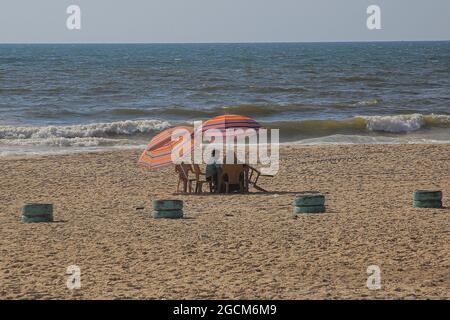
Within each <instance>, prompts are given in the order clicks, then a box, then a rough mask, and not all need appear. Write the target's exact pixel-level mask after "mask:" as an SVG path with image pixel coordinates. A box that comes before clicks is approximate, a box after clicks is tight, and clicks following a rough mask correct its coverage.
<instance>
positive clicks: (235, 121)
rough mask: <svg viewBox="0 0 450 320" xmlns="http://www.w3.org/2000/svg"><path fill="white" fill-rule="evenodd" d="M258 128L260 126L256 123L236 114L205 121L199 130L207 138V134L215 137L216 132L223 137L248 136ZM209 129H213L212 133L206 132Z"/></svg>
mask: <svg viewBox="0 0 450 320" xmlns="http://www.w3.org/2000/svg"><path fill="white" fill-rule="evenodd" d="M260 128H261V125H260V124H259V123H258V122H257V121H255V120H253V119H251V118H249V117H244V116H240V115H236V114H225V115H222V116H218V117H214V118H212V119H209V120H207V121H205V122H204V123H203V126H202V128H201V130H202V132H203V134H204V135H205V136H207V137H208V136H209V134H212V135H216V134H217V131H218V130H219V131H220V132H221V133H222V135H223V136H224V137H225V136H239V135H248V134H250V133H251V132H257V131H258V130H259V129H260ZM211 129H214V131H210V132H208V131H209V130H211ZM232 129H235V130H232ZM236 129H242V130H236ZM248 129H250V130H248Z"/></svg>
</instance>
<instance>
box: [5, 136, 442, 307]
mask: <svg viewBox="0 0 450 320" xmlns="http://www.w3.org/2000/svg"><path fill="white" fill-rule="evenodd" d="M139 153H140V151H139V150H136V151H130V150H128V151H114V152H103V153H79V154H70V155H58V156H34V157H9V158H7V157H4V158H0V174H1V183H0V194H1V196H0V200H1V201H0V230H1V231H0V234H1V238H0V239H1V240H0V251H1V259H0V298H1V299H126V298H132V299H138V298H143V299H323V298H325V299H337V298H343V299H360V298H362V299H369V298H388V299H390V298H406V299H410V298H432V299H436V298H438V299H449V298H450V245H449V243H450V224H449V217H450V145H449V144H443V145H351V146H342V145H341V146H320V147H319V146H311V147H304V146H303V147H302V146H285V147H283V148H282V150H281V166H280V172H279V173H278V175H276V176H275V177H274V178H273V179H267V178H266V179H265V180H262V181H261V185H262V186H264V187H265V188H267V189H268V190H270V191H271V192H270V193H267V194H264V193H252V194H249V195H174V194H173V192H174V191H175V187H176V176H175V174H174V172H173V167H168V168H164V169H162V170H155V171H151V170H148V169H146V168H142V167H139V166H137V164H136V162H137V159H138V156H139ZM417 189H439V190H442V191H443V193H444V199H443V201H444V206H445V208H444V209H414V208H412V204H411V202H412V200H411V199H412V193H413V192H414V191H415V190H417ZM303 191H320V192H321V193H323V194H325V196H326V201H327V202H326V205H327V213H325V214H316V215H297V216H294V215H293V213H292V210H293V208H292V200H293V198H294V196H295V194H296V193H298V192H303ZM166 198H173V199H181V200H183V201H184V205H185V208H184V213H185V219H181V220H155V219H152V218H151V211H152V210H151V208H150V204H151V200H153V199H166ZM26 202H51V203H53V204H54V207H55V213H54V216H55V222H54V223H50V224H46V223H40V224H24V223H21V222H20V209H21V206H22V205H23V204H24V203H26ZM141 206H144V207H145V209H144V210H137V209H136V208H137V207H141ZM69 265H77V266H79V267H80V269H81V285H82V287H81V289H79V290H75V291H71V290H69V289H68V288H67V287H66V281H67V277H68V276H67V275H66V269H67V267H68V266H69ZM370 265H378V266H379V267H380V270H381V284H382V288H381V289H380V290H376V291H373V290H368V288H367V286H366V281H367V277H368V274H367V272H366V270H367V267H368V266H370Z"/></svg>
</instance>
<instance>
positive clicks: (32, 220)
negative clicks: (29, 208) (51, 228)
mask: <svg viewBox="0 0 450 320" xmlns="http://www.w3.org/2000/svg"><path fill="white" fill-rule="evenodd" d="M22 222H24V223H37V222H53V216H51V215H47V216H33V217H27V216H22Z"/></svg>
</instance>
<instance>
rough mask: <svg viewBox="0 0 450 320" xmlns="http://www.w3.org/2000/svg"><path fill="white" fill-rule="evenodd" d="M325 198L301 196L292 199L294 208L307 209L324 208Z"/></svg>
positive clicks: (320, 196)
mask: <svg viewBox="0 0 450 320" xmlns="http://www.w3.org/2000/svg"><path fill="white" fill-rule="evenodd" d="M324 205H325V196H323V195H312V194H310V195H301V196H297V197H296V198H295V199H294V206H298V207H305V206H306V207H309V206H324Z"/></svg>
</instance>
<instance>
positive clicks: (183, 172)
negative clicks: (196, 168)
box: [175, 163, 196, 193]
mask: <svg viewBox="0 0 450 320" xmlns="http://www.w3.org/2000/svg"><path fill="white" fill-rule="evenodd" d="M175 172H176V173H178V183H177V193H178V192H180V184H181V183H183V192H184V193H186V192H188V191H189V193H191V192H192V183H193V182H194V181H196V179H195V178H190V177H189V172H192V167H191V165H190V164H186V163H181V164H177V165H176V166H175Z"/></svg>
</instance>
